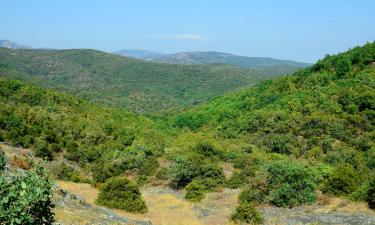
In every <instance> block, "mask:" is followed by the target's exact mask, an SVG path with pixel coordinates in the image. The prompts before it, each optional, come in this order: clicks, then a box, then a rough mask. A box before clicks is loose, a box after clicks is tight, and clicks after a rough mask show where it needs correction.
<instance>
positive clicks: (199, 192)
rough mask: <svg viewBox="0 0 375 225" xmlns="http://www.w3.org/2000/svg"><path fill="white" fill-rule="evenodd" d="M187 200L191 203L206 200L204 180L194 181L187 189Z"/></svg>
mask: <svg viewBox="0 0 375 225" xmlns="http://www.w3.org/2000/svg"><path fill="white" fill-rule="evenodd" d="M185 190H186V195H185V198H186V199H187V200H189V201H200V200H202V199H203V198H204V196H205V192H206V185H205V183H204V180H193V181H192V182H190V183H189V184H188V185H186V187H185Z"/></svg>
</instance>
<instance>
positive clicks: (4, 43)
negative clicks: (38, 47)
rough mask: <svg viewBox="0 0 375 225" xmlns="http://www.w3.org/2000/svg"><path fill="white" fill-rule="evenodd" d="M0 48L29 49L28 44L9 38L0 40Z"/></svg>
mask: <svg viewBox="0 0 375 225" xmlns="http://www.w3.org/2000/svg"><path fill="white" fill-rule="evenodd" d="M0 48H13V49H30V48H31V47H30V46H27V45H22V44H18V43H16V42H13V41H9V40H0Z"/></svg>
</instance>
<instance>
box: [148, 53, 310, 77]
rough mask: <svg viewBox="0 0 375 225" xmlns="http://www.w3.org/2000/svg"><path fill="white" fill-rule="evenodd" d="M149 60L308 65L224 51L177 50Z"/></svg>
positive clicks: (291, 69) (254, 65)
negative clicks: (177, 51)
mask: <svg viewBox="0 0 375 225" xmlns="http://www.w3.org/2000/svg"><path fill="white" fill-rule="evenodd" d="M149 60H151V61H154V62H161V63H173V64H228V65H234V66H240V67H244V68H263V67H269V66H275V67H277V66H284V67H286V68H288V69H289V72H294V71H295V70H296V69H299V68H303V67H306V66H308V65H309V64H308V63H301V62H296V61H292V60H282V59H274V58H267V57H247V56H238V55H233V54H229V53H224V52H179V53H175V54H164V55H157V56H153V57H150V58H149Z"/></svg>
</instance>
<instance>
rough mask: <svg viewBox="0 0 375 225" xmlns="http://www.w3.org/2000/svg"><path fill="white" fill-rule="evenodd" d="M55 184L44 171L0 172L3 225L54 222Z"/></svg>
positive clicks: (36, 168) (36, 169) (0, 218)
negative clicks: (53, 200)
mask: <svg viewBox="0 0 375 225" xmlns="http://www.w3.org/2000/svg"><path fill="white" fill-rule="evenodd" d="M51 187H52V184H51V183H50V182H49V180H48V178H47V177H46V174H45V171H44V170H43V169H42V167H40V166H36V167H35V169H33V170H32V171H25V172H15V173H14V174H11V175H9V174H5V173H4V174H0V221H1V222H2V224H15V225H16V224H19V225H21V224H30V225H40V224H52V223H53V222H54V218H53V212H52V208H53V204H52V199H51V196H52V190H51Z"/></svg>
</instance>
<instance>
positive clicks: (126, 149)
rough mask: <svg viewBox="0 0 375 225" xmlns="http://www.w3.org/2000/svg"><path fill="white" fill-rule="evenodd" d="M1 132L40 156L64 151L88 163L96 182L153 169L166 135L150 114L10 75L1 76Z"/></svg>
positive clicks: (76, 177)
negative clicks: (93, 101)
mask: <svg viewBox="0 0 375 225" xmlns="http://www.w3.org/2000/svg"><path fill="white" fill-rule="evenodd" d="M35 96H38V97H37V98H38V101H33V98H34V97H35ZM165 132H167V131H165ZM0 133H1V134H2V135H3V136H4V138H5V141H8V142H11V143H12V144H13V145H16V146H21V147H27V148H31V149H33V150H34V151H35V153H36V156H39V157H41V158H44V159H48V160H52V159H53V158H54V156H55V155H61V152H62V155H63V156H64V157H65V158H66V159H68V160H71V161H75V162H76V163H77V164H78V165H81V166H83V165H85V164H88V167H89V168H91V169H92V172H93V177H94V181H95V182H104V181H105V180H106V179H107V178H109V177H112V176H116V175H119V174H120V173H122V172H124V171H126V170H135V169H137V170H139V171H140V173H143V174H146V175H152V174H153V173H154V171H155V170H156V168H157V167H158V163H157V160H156V158H155V156H156V155H158V156H160V155H162V154H163V151H164V150H163V149H164V145H165V140H164V139H165V138H166V137H165V135H164V134H163V132H162V131H161V130H159V128H157V127H156V123H155V122H153V121H151V120H149V119H147V118H145V117H142V116H139V115H134V114H132V113H129V112H126V111H124V110H119V109H113V108H106V107H103V106H99V105H95V104H91V103H88V102H86V101H84V100H81V99H78V98H75V97H73V96H70V95H66V94H62V93H59V92H56V91H52V90H47V89H41V88H36V87H33V86H30V85H27V84H23V83H21V82H18V81H10V80H6V79H0ZM156 140H157V141H156ZM156 142H157V143H156ZM57 153H59V154H57ZM113 159H116V160H113ZM76 175H77V174H75V175H74V177H73V178H74V180H76V181H77V180H78V176H76ZM62 179H68V178H67V177H64V178H62Z"/></svg>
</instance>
